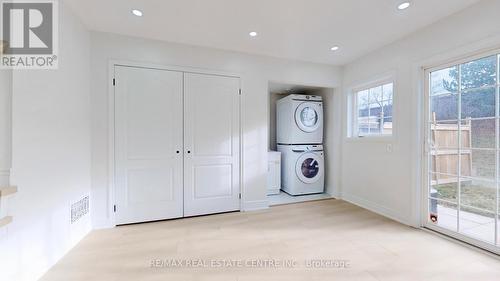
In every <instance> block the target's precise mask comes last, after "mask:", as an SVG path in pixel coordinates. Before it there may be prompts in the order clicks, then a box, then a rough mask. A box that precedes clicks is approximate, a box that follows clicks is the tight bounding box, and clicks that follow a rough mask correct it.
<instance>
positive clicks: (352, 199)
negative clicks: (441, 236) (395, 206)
mask: <svg viewBox="0 0 500 281" xmlns="http://www.w3.org/2000/svg"><path fill="white" fill-rule="evenodd" d="M341 199H342V200H344V201H347V202H349V203H351V204H354V205H356V206H359V207H361V208H363V209H367V210H369V211H372V212H374V213H377V214H379V215H381V216H384V217H386V218H389V219H391V220H395V221H397V222H399V223H402V224H404V225H408V226H411V227H414V225H413V224H411V223H410V221H411V220H408V218H405V217H402V216H400V215H398V212H396V211H394V210H392V209H389V208H387V207H384V206H381V205H379V204H377V203H374V202H372V201H369V200H366V199H363V198H360V197H358V196H355V195H352V194H346V193H345V192H343V193H342V198H341Z"/></svg>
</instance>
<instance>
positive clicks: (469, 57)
mask: <svg viewBox="0 0 500 281" xmlns="http://www.w3.org/2000/svg"><path fill="white" fill-rule="evenodd" d="M490 56H497V73H496V79H497V80H496V83H495V85H494V86H491V87H494V88H495V89H496V90H495V91H496V97H497V99H496V105H495V110H497V111H498V110H499V108H500V107H499V106H500V100H499V99H498V97H499V96H500V48H499V47H498V44H496V46H494V47H491V46H489V47H485V48H483V49H478V48H475V49H474V50H468V49H467V50H465V51H461V52H460V54H457V55H453V56H449V57H447V56H446V57H439V58H437V59H433V60H429V61H426V62H425V63H422V64H421V66H419V73H420V74H421V80H420V81H419V82H420V83H421V84H420V85H422V86H423V89H421V93H422V97H423V100H422V106H421V111H420V113H421V116H420V122H421V123H420V125H419V126H420V128H421V129H420V130H421V138H420V139H421V140H422V141H423V146H422V150H421V152H422V153H423V157H421V162H420V167H419V168H420V172H421V175H420V177H421V182H420V185H421V187H420V188H419V189H420V192H421V194H420V200H421V202H420V207H421V209H420V214H419V216H420V226H421V227H423V228H427V229H430V230H433V231H436V232H439V233H443V234H444V235H447V236H450V237H453V238H455V239H458V240H460V241H464V242H466V243H469V244H471V245H474V246H476V247H479V248H482V249H486V250H487V251H490V252H493V253H496V254H500V250H499V247H500V236H499V231H500V228H499V225H497V224H499V222H500V219H499V220H495V237H494V239H495V242H494V243H493V244H490V243H489V242H485V241H483V240H480V239H478V238H473V237H471V236H467V235H466V234H464V233H463V232H460V230H459V231H452V230H448V229H446V228H444V227H440V226H437V225H433V224H432V223H430V222H429V219H428V218H429V210H430V209H429V208H430V203H429V202H430V201H431V200H430V194H429V193H430V190H429V181H430V176H429V174H430V173H431V170H432V169H431V167H430V165H429V159H430V157H429V155H430V151H431V147H430V122H429V113H430V110H431V108H430V97H431V91H430V74H431V73H432V72H435V71H439V70H443V69H446V68H450V67H453V66H458V67H460V65H462V64H465V63H469V62H473V61H476V60H480V59H483V58H487V57H490ZM459 77H460V76H459ZM459 79H460V78H459ZM459 87H460V84H459ZM486 88H488V87H486ZM469 90H471V89H466V90H463V89H462V90H460V89H459V90H458V91H457V94H458V95H461V94H462V93H463V92H464V91H465V92H466V91H469ZM460 98H461V97H460ZM458 102H459V105H460V108H459V109H458V117H457V121H458V122H459V123H460V122H461V121H463V120H465V119H464V118H462V116H461V112H462V109H461V104H460V101H458ZM474 119H475V120H489V119H496V120H499V119H500V115H498V112H497V113H496V115H495V117H485V118H474ZM495 127H496V130H497V136H496V138H497V140H496V141H497V142H498V141H499V139H498V138H499V137H498V134H499V132H500V131H499V130H500V128H499V126H498V124H497V125H496V126H495ZM459 138H460V136H459ZM457 149H462V148H460V147H459V148H457ZM472 149H474V148H472ZM478 149H479V150H483V148H478ZM486 150H490V149H486ZM491 150H496V153H497V156H496V157H495V158H496V161H497V164H496V173H499V172H500V166H499V164H500V162H499V161H500V158H499V156H498V154H499V153H500V150H499V149H498V143H497V148H495V149H491ZM460 153H461V152H459V154H460ZM459 169H461V167H459ZM499 176H500V174H498V175H496V176H495V180H493V181H495V182H497V184H500V183H498V181H500V179H497V178H499ZM457 177H458V178H459V179H460V178H470V179H475V180H478V181H481V180H484V179H482V177H473V176H470V177H467V176H464V177H460V176H459V175H458V176H457ZM485 181H487V182H493V181H488V180H485ZM460 184H461V183H459V185H460ZM460 188H461V187H460ZM457 190H458V194H460V189H458V187H457ZM499 192H500V190H499V189H498V187H497V205H496V210H495V211H489V212H491V213H495V214H494V216H495V217H496V216H498V214H500V205H499V204H500V201H499V200H500V197H499V195H500V194H499ZM458 194H457V195H458ZM457 200H458V199H457ZM436 201H437V202H445V201H447V200H443V199H436ZM455 204H456V205H457V208H459V207H460V206H462V207H464V206H465V207H466V208H472V209H474V208H475V209H478V210H482V209H481V208H477V207H469V206H467V205H466V204H463V203H462V204H461V205H460V204H459V203H458V201H457V202H456V203H455ZM459 220H460V218H459V217H458V216H457V228H459V227H460V226H459Z"/></svg>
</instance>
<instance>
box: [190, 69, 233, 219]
mask: <svg viewBox="0 0 500 281" xmlns="http://www.w3.org/2000/svg"><path fill="white" fill-rule="evenodd" d="M239 87H240V86H239V78H235V77H225V76H216V75H206V74H195V73H185V74H184V147H185V149H184V152H185V158H184V216H196V215H203V214H211V213H219V212H229V211H237V210H239V209H240V179H239V175H240V162H239V159H240V113H239V108H240V104H239V103H240V96H239Z"/></svg>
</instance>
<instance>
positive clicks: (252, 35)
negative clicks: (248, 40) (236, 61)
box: [248, 31, 257, 37]
mask: <svg viewBox="0 0 500 281" xmlns="http://www.w3.org/2000/svg"><path fill="white" fill-rule="evenodd" d="M248 35H250V36H251V37H255V36H257V32H255V31H252V32H250V33H248Z"/></svg>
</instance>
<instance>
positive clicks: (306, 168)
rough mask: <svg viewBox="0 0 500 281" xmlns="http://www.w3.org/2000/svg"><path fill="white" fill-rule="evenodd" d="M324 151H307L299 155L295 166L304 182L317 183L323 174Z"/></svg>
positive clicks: (298, 175)
mask: <svg viewBox="0 0 500 281" xmlns="http://www.w3.org/2000/svg"><path fill="white" fill-rule="evenodd" d="M323 170H324V165H323V153H322V152H317V153H315V152H306V153H304V154H302V155H301V156H299V158H298V159H297V164H296V166H295V172H296V174H297V177H298V178H299V179H300V180H301V181H302V182H304V183H315V182H317V181H318V180H319V179H320V177H321V176H322V175H323Z"/></svg>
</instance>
